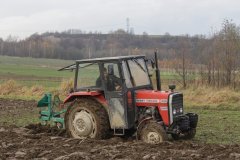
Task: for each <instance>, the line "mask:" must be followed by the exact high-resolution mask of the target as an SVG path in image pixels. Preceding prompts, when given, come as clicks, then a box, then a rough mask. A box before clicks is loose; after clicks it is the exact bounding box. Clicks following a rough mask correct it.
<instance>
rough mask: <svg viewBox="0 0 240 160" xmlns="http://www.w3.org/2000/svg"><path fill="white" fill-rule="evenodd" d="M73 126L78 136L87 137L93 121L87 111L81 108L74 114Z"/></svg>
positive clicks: (91, 132) (91, 131) (89, 134)
mask: <svg viewBox="0 0 240 160" xmlns="http://www.w3.org/2000/svg"><path fill="white" fill-rule="evenodd" d="M73 127H74V129H75V131H76V133H77V135H78V136H80V137H87V136H90V137H91V135H92V134H93V130H94V127H95V125H94V121H93V119H92V117H91V115H90V114H89V113H87V112H86V111H84V110H82V111H80V112H77V113H76V114H75V117H74V119H73Z"/></svg>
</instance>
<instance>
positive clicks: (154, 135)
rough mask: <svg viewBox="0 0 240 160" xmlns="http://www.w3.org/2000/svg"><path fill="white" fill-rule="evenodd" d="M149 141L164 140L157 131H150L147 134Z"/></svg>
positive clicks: (153, 142)
mask: <svg viewBox="0 0 240 160" xmlns="http://www.w3.org/2000/svg"><path fill="white" fill-rule="evenodd" d="M147 141H148V143H152V144H156V143H159V142H161V141H162V139H161V136H159V134H158V133H156V132H149V133H148V134H147Z"/></svg>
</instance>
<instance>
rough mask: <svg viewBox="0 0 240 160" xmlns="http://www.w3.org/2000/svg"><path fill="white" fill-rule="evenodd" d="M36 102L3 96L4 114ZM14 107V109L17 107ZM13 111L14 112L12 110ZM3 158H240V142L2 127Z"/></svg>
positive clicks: (0, 110)
mask: <svg viewBox="0 0 240 160" xmlns="http://www.w3.org/2000/svg"><path fill="white" fill-rule="evenodd" d="M34 104H35V102H34V101H17V100H16V101H14V100H3V99H0V115H3V114H8V115H9V116H14V115H16V114H18V113H20V111H19V110H20V109H23V110H24V111H29V112H31V111H32V110H33V109H35V106H34ZM13 108H14V109H13ZM9 110H10V111H11V112H9ZM0 159H36V160H37V159H38V160H40V159H41V160H45V159H58V160H67V159H69V160H70V159H71V160H72V159H169V160H171V159H187V160H189V159H240V145H238V144H235V145H219V144H203V143H199V142H194V141H169V142H165V143H163V144H159V145H148V144H144V143H142V142H140V141H136V140H134V139H128V140H127V139H124V138H120V137H113V138H111V139H108V140H93V139H72V138H68V137H67V136H66V133H65V131H64V130H58V129H57V128H54V127H50V126H42V125H40V124H29V125H27V126H26V127H17V126H13V125H4V124H2V125H1V126H0Z"/></svg>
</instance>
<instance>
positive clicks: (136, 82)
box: [61, 55, 153, 134]
mask: <svg viewBox="0 0 240 160" xmlns="http://www.w3.org/2000/svg"><path fill="white" fill-rule="evenodd" d="M72 68H74V69H75V80H74V89H73V90H74V93H76V92H89V93H90V92H98V93H100V94H101V95H103V97H104V99H105V101H106V104H107V105H109V107H107V108H108V112H109V118H110V125H111V128H113V129H114V130H115V131H116V130H120V129H121V130H122V132H124V131H123V130H124V129H129V128H132V127H134V125H135V118H136V108H135V107H136V90H141V89H144V90H152V89H153V86H152V82H151V79H150V75H149V71H148V67H147V64H146V59H145V56H141V55H140V56H121V57H108V58H96V59H86V60H77V61H76V64H74V65H71V66H68V67H65V68H63V69H61V70H66V69H72ZM67 101H69V98H67V99H66V100H65V102H67ZM122 134H123V133H122Z"/></svg>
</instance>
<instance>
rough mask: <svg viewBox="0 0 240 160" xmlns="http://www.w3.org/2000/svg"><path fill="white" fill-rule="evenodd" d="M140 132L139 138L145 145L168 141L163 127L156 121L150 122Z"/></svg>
mask: <svg viewBox="0 0 240 160" xmlns="http://www.w3.org/2000/svg"><path fill="white" fill-rule="evenodd" d="M143 125H144V126H142V127H141V129H140V130H139V131H138V138H139V139H141V140H142V141H143V142H145V143H150V144H158V143H162V142H164V141H166V140H167V134H166V131H165V130H164V128H163V126H162V125H160V124H158V123H157V122H155V121H148V122H146V123H144V124H143Z"/></svg>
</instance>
